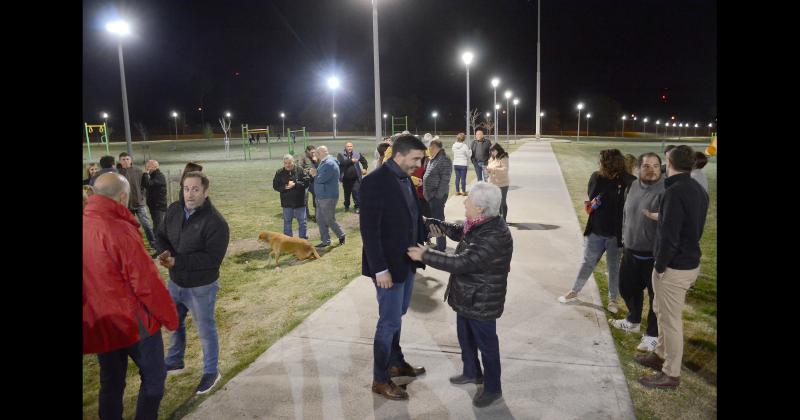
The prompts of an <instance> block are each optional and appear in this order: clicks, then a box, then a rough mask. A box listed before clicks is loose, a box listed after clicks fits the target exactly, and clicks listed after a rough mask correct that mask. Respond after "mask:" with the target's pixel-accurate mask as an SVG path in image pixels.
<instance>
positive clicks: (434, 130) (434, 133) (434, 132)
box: [433, 117, 436, 136]
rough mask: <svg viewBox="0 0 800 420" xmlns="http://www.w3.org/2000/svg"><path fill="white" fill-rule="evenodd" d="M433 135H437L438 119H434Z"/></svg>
mask: <svg viewBox="0 0 800 420" xmlns="http://www.w3.org/2000/svg"><path fill="white" fill-rule="evenodd" d="M433 135H434V136H435V135H436V117H433Z"/></svg>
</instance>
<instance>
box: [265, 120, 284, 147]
mask: <svg viewBox="0 0 800 420" xmlns="http://www.w3.org/2000/svg"><path fill="white" fill-rule="evenodd" d="M285 122H286V118H284V117H281V136H282V135H284V134H286V124H285ZM268 133H269V132H268ZM286 138H287V139H288V138H289V136H286ZM267 143H269V136H267Z"/></svg>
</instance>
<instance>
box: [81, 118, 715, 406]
mask: <svg viewBox="0 0 800 420" xmlns="http://www.w3.org/2000/svg"><path fill="white" fill-rule="evenodd" d="M464 138H465V136H464V135H463V133H461V134H459V135H458V136H457V137H456V142H455V143H454V144H453V145H452V148H451V152H452V158H451V156H449V155H448V154H447V151H446V150H445V148H444V145H443V143H442V141H441V140H440V139H439V138H438V136H431V135H430V134H426V135H425V136H423V137H422V138H421V139H420V138H419V137H417V136H414V135H411V134H410V133H408V132H404V133H401V134H399V135H396V136H392V137H387V138H385V139H384V142H383V143H381V144H380V145H379V146H378V147H377V156H378V158H377V159H376V160H375V161H374V168H373V170H372V172H371V173H369V175H367V174H368V161H367V159H366V157H365V155H364V154H363V153H360V152H358V151H356V150H354V146H353V144H352V143H351V142H347V143H345V145H344V148H343V149H342V150H341V151H339V152H337V153H336V154H335V157H334V155H332V154H330V153H329V151H328V148H327V147H326V146H324V145H320V146H313V145H310V146H308V147H307V148H306V149H305V150H304V151H303V155H302V158H300V159H299V161H296V159H295V157H294V156H292V155H291V154H287V155H285V156H283V165H282V167H281V168H280V169H278V170H277V171H276V172H275V175H274V177H273V189H274V190H275V191H276V192H277V193H278V195H279V197H280V205H281V207H282V209H283V233H284V234H285V235H287V236H293V234H294V231H293V222H294V220H295V219H296V220H297V224H298V232H297V235H298V236H299V237H300V238H303V239H308V225H307V221H308V220H312V221H315V222H316V223H317V225H318V228H319V236H320V243H319V244H318V245H316V247H318V248H324V247H328V246H331V238H330V231H333V233H334V234H335V235H336V237H337V239H338V243H339V245H340V246H342V245H344V244H345V240H346V234H345V232H344V230H343V229H342V227H341V226H340V225H339V223H338V222H337V221H336V207H337V204H338V199H339V188H340V184H341V185H342V189H343V191H344V200H343V205H344V211H345V212H348V211H350V208H351V207H352V209H353V212H354V213H356V214H358V216H359V217H358V219H359V229H360V233H361V237H362V240H363V250H362V273H363V274H364V275H365V276H367V277H370V278H371V279H372V281H373V283H374V285H375V288H376V296H377V301H378V313H379V318H378V322H377V325H376V331H375V338H374V343H373V347H374V360H373V362H374V365H373V382H372V391H373V392H375V393H377V394H380V395H382V396H384V397H386V398H389V399H395V400H402V399H407V398H408V393H407V392H406V390H405V389H404V388H401V387H399V386H397V385H396V384H395V383H394V382H393V381H392V378H393V377H397V376H411V377H416V376H419V375H422V374H424V373H425V368H424V367H422V366H413V365H411V364H410V363H408V362H407V361H406V360H405V358H404V355H403V352H402V347H401V346H400V334H401V324H402V316H403V315H404V314H405V313H406V312H407V310H408V306H409V303H410V300H411V295H412V291H413V286H414V276H415V273H416V270H417V269H418V268H425V267H426V265H427V266H431V267H434V268H437V269H440V270H443V271H446V272H449V273H451V275H450V279H449V282H448V286H447V290H446V292H445V300H446V301H447V302H448V304H449V305H450V306H451V307H452V309H453V310H454V311H455V312H456V314H457V325H456V331H457V335H458V341H459V345H460V347H461V359H462V362H463V369H462V373H461V374H459V375H456V376H454V377H451V378H450V382H451V383H453V384H456V385H460V384H467V383H474V384H483V385H484V386H483V387H482V389H481V390H480V391H479V392H478V393H477V394H476V395H475V397H474V399H473V403H474V405H475V406H477V407H484V406H487V405H489V404H491V403H493V402H494V401H496V400H498V399H500V398H501V397H502V387H501V381H500V371H501V368H500V353H499V344H498V337H497V333H496V320H497V319H498V318H499V317H500V316H501V315H502V313H503V306H504V303H505V295H506V288H507V278H508V273H509V270H510V262H511V256H512V253H513V240H512V237H511V233H510V231H509V228H508V225H507V224H506V219H507V217H508V205H507V193H508V188H509V155H508V153H507V152H506V151H505V150H504V148H503V147H502V146H501V145H500V144H498V143H495V144H492V142H491V140H490V139H489V138H487V137H485V136H484V132H483V129H481V128H478V129H477V130H476V133H475V141H473V142H472V144H471V145H470V146H467V145H466V144H465V143H464ZM665 154H666V159H665V162H662V160H661V157H660V156H659V155H658V154H656V153H644V154H642V155H641V156H639V157H638V158H636V157H634V156H632V155H627V156H626V155H623V154H622V153H621V152H620V151H619V150H617V149H607V150H602V151H601V152H600V154H599V161H598V162H599V164H598V170H597V171H595V172H594V173H592V175H591V176H590V178H589V182H588V188H587V198H588V200H586V201H585V203H584V204H585V211H586V212H587V214H588V216H589V217H588V222H587V224H586V227H585V230H584V236H585V247H584V255H583V261H582V263H581V265H580V267H579V269H578V273H577V275H576V277H575V279H574V283H573V285H572V287H571V288H570V290H569V292H568V293H566V294H564V295H563V296H559V298H558V300H559V302H561V303H569V302H572V301H575V300H577V299H578V295H579V293H580V292H581V290H582V289H583V287H584V285H585V284H586V282H587V280H588V278H589V276H590V275H591V274H592V272H593V271H594V269H595V267H596V265H597V263H598V262H599V260H600V258H601V257H602V255H603V254H605V255H606V265H607V267H608V305H607V310H608V311H609V312H610V313H612V314H616V313H618V311H619V305H618V297H619V296H621V297H622V299H623V300H624V302H625V305H626V307H627V309H628V314H627V316H626V317H625V318H623V319H614V318H611V319H609V323H610V325H611V326H612V327H613V328H616V329H619V330H622V331H625V332H629V333H639V332H640V329H641V328H642V327H641V324H642V312H643V307H644V304H643V302H644V290H645V289H646V290H648V295H649V311H648V315H647V327H646V333H645V334H643V336H642V338H641V342H640V343H639V345H638V346H637V350H639V351H643V352H647V353H646V355H637V356H636V357H635V360H636V362H638V363H640V364H642V365H644V366H648V367H651V368H653V369H655V370H657V371H658V373H657V374H655V375H650V376H645V377H642V378H641V379H640V382H641V383H642V384H643V385H645V386H647V387H658V388H675V387H677V386H678V385H679V383H680V378H679V377H680V363H681V358H682V351H683V336H682V309H683V306H684V302H685V297H686V291H687V289H688V288H689V287H691V286H692V285H693V284H694V282H695V281H696V279H697V276H698V274H699V262H700V248H699V241H700V237H701V235H702V232H703V227H704V224H705V216H706V212H707V209H708V192H707V191H708V182H707V180H706V178H705V175H703V173H702V168H703V167H704V166H705V165H706V163H707V161H708V159H707V157H706V156H705V155H704V154H703V153H700V152H695V151H693V150H692V149H691V148H690V147H688V146H677V147H675V146H671V147H669V148H668V150H667V151H666V153H665ZM467 162H472V165H473V168H474V170H475V172H476V176H477V182H476V183H475V184H473V186H472V187H471V189H470V191H469V192H467V189H466V175H467V167H468V164H467ZM98 164H99V165H98ZM98 164H94V163H92V164H90V165H87V167H86V175H87V178H86V179H85V180H84V186H85V187H84V216H83V217H84V220H83V224H84V233H83V234H84V238H83V242H84V243H83V250H84V257H83V258H84V269H83V270H84V273H83V278H84V279H83V286H84V287H83V290H84V292H83V293H84V299H83V310H84V331H83V337H84V342H83V352H84V354H92V353H94V354H97V355H98V360H99V363H100V416H101V417H103V418H113V417H119V416H120V415H121V413H122V393H123V391H124V388H125V373H126V369H127V359H128V357H130V358H131V359H132V360H133V361H134V363H135V364H136V365H137V366H138V367H139V369H140V372H141V381H142V386H141V388H140V392H139V399H138V401H137V418H138V417H141V418H155V417H156V415H157V411H158V406H159V403H160V400H161V398H162V396H163V393H164V381H165V378H166V375H167V373H172V372H177V371H180V370H182V369H184V362H183V359H184V354H185V348H186V329H185V320H186V316H187V314H189V313H191V315H192V319H193V323H194V324H195V327H196V328H197V333H198V336H199V338H200V345H201V347H202V353H203V374H202V376H201V377H200V380H199V384H198V385H197V388H196V393H197V394H204V393H207V392H209V391H210V390H211V389H213V387H214V386H215V385H216V384H217V383H218V382H219V381H220V379H221V377H222V375H221V373H220V372H219V368H218V365H219V360H218V359H219V340H218V336H217V329H216V320H215V317H214V312H215V306H216V296H217V293H218V290H219V287H220V285H219V281H220V266H221V265H222V261H223V259H224V257H225V252H226V250H227V248H228V245H229V241H230V229H229V227H228V224H227V222H226V221H225V218H224V217H223V215H222V214H221V213H220V212H219V211H218V210H217V209H216V208H215V207H214V205H213V204H212V202H211V199H210V198H209V191H210V180H209V178H208V177H207V176H206V175H205V174H204V173H203V172H202V171H203V167H202V166H201V165H198V164H196V163H194V162H190V163H188V164H187V165H186V167H185V168H184V170H183V173H182V176H181V178H180V190H181V193H180V194H179V198H178V200H177V201H175V202H173V203H171V204H169V205H168V200H167V192H166V190H167V188H166V185H167V181H166V178H165V176H164V174H163V173H161V171H160V169H159V163H158V162H157V161H156V160H149V161H147V162H146V164H145V168H144V170H142V169H140V168H138V167H137V166H135V165H134V164H133V161H132V157H131V156H130V155H129V154H127V153H124V152H123V153H121V154H120V155H119V162H118V163H116V162H115V159H114V157H113V156H103V157H102V158H101V159H100V160H99V162H98ZM453 172H455V190H456V195H457V196H464V197H466V198H465V200H464V201H463V203H464V208H465V213H464V220H463V221H462V222H456V223H454V222H453V221H448V220H446V218H445V214H444V208H445V204H446V202H447V200H448V197H449V191H450V181H451V175H452V173H453ZM637 173H638V178H637V176H636V174H637ZM87 191H88V192H89V193H90V194H87ZM309 196H310V198H311V203H309ZM312 206H313V207H314V214H313V215H312V214H311V207H312ZM148 210H149V214H148ZM140 228H141V229H142V230H143V231H144V236H145V238H146V239H147V241H148V243H149V245H150V248H152V249H153V250H155V251H154V253H153V254H152V255H148V253H147V251H146V248H145V247H144V242H143V240H142V236H141V234H140V233H139V229H140ZM446 237H448V238H450V239H451V240H452V241H454V242H456V243H457V245H456V247H455V249H451V250H449V251H448V250H447V248H446V246H445V245H446V239H445V238H446ZM432 240H433V241H435V244H431V241H432ZM426 244H428V246H426ZM154 260H155V262H156V263H157V264H160V265H161V266H163V267H165V268H167V269H168V270H169V277H168V281H166V282H165V281H164V280H163V279H162V278H161V275H160V274H159V271H158V269H157V267H156V264H154V263H153V262H154ZM161 326H164V327H166V328H167V329H168V330H170V331H173V332H172V334H171V335H170V340H169V347H168V350H167V352H166V355H165V354H164V346H163V343H162V340H161V335H160V328H161ZM479 354H480V360H479V357H478V356H479ZM481 361H482V367H481Z"/></svg>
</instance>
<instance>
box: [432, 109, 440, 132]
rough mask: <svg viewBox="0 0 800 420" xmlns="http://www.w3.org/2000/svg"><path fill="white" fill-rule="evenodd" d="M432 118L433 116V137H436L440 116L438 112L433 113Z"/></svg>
mask: <svg viewBox="0 0 800 420" xmlns="http://www.w3.org/2000/svg"><path fill="white" fill-rule="evenodd" d="M431 116H433V135H434V136H435V135H436V117H438V116H439V113H438V112H436V111H433V114H431Z"/></svg>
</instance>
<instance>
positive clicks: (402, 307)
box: [372, 270, 416, 383]
mask: <svg viewBox="0 0 800 420" xmlns="http://www.w3.org/2000/svg"><path fill="white" fill-rule="evenodd" d="M415 271H416V270H414V271H411V272H409V273H408V277H406V280H405V281H404V282H402V283H394V284H393V285H392V287H390V288H388V289H382V288H380V287H378V285H377V283H376V284H375V290H376V293H377V296H378V325H377V326H376V327H375V340H374V341H373V345H372V346H373V347H372V351H373V357H374V360H375V362H374V364H373V368H372V375H373V377H374V379H375V381H376V382H384V383H385V382H389V379H390V377H389V368H391V367H399V366H400V365H402V364H403V362H404V361H405V358H404V357H403V350H402V349H401V348H400V329H401V327H402V317H403V315H405V314H406V311H408V305H409V304H410V303H411V292H412V291H413V290H414V274H415ZM373 283H375V281H374V280H373Z"/></svg>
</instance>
